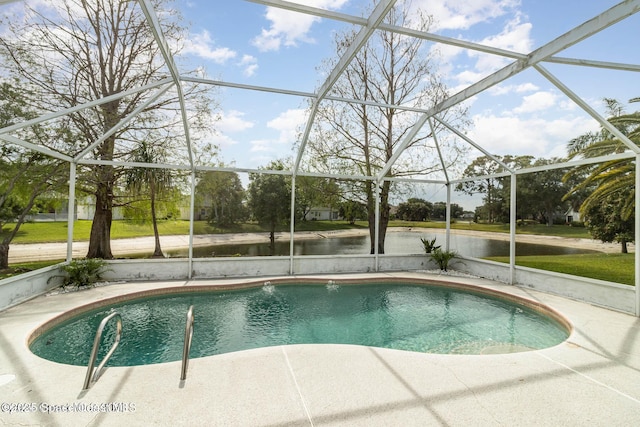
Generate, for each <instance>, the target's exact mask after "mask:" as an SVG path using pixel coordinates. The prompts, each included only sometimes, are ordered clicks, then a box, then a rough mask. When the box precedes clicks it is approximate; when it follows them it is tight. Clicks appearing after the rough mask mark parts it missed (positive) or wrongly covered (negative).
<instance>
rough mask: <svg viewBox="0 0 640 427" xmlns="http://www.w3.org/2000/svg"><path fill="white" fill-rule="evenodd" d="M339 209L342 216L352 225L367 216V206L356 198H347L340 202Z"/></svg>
mask: <svg viewBox="0 0 640 427" xmlns="http://www.w3.org/2000/svg"><path fill="white" fill-rule="evenodd" d="M338 211H339V212H340V216H341V217H342V218H344V219H345V220H347V221H348V222H349V224H351V225H353V224H355V223H356V221H357V220H359V219H360V220H361V219H365V218H367V209H366V207H365V206H364V205H363V204H362V203H360V202H357V201H354V200H346V201H344V202H342V203H340V206H339V208H338Z"/></svg>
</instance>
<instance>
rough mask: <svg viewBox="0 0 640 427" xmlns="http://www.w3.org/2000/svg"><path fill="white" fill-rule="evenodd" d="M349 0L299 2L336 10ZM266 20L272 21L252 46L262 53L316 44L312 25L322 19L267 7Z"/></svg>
mask: <svg viewBox="0 0 640 427" xmlns="http://www.w3.org/2000/svg"><path fill="white" fill-rule="evenodd" d="M347 1H348V0H299V1H298V3H301V4H304V5H307V6H313V7H318V8H322V9H330V10H336V9H339V8H340V7H342V6H343V5H344V4H345V3H346V2H347ZM265 18H266V19H267V20H268V21H270V27H269V28H268V29H264V28H263V29H262V31H261V33H260V35H259V36H256V37H255V38H254V39H253V40H252V44H253V45H254V46H255V47H257V48H258V49H259V50H260V51H262V52H266V51H270V50H278V49H280V47H281V46H282V45H284V46H297V44H298V43H299V42H304V43H314V40H313V38H312V37H310V36H309V35H308V33H309V31H310V30H311V27H312V25H313V24H314V23H315V22H318V21H320V18H318V17H315V16H311V15H306V14H301V13H296V12H292V11H288V10H284V9H279V8H274V7H267V12H266V14H265Z"/></svg>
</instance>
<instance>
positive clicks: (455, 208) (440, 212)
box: [431, 202, 464, 219]
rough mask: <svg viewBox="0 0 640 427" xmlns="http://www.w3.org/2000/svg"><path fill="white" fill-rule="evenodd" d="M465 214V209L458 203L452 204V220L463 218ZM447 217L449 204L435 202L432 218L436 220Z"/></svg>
mask: <svg viewBox="0 0 640 427" xmlns="http://www.w3.org/2000/svg"><path fill="white" fill-rule="evenodd" d="M463 213H464V208H463V207H462V206H460V205H458V204H457V203H451V218H458V217H459V216H462V214H463ZM446 216H447V203H446V202H435V203H434V204H433V211H432V214H431V218H434V219H445V218H446Z"/></svg>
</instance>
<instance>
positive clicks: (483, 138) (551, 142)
mask: <svg viewBox="0 0 640 427" xmlns="http://www.w3.org/2000/svg"><path fill="white" fill-rule="evenodd" d="M473 123H474V125H473V128H472V129H471V130H470V131H469V133H468V136H469V138H471V139H472V140H473V141H474V142H476V143H477V144H479V145H480V146H481V147H483V148H484V149H485V150H487V151H489V152H490V153H492V154H498V155H504V154H513V155H520V154H530V155H533V156H536V157H545V158H550V157H553V156H563V155H566V145H567V142H568V141H570V140H571V139H572V138H575V137H576V136H578V135H581V134H583V133H585V132H588V131H597V130H598V129H599V126H598V124H597V123H596V122H595V120H592V119H590V118H587V117H575V116H568V117H561V118H557V119H555V120H552V121H547V120H544V119H540V118H533V119H522V118H520V117H515V116H498V115H493V114H489V115H480V114H479V115H475V116H473Z"/></svg>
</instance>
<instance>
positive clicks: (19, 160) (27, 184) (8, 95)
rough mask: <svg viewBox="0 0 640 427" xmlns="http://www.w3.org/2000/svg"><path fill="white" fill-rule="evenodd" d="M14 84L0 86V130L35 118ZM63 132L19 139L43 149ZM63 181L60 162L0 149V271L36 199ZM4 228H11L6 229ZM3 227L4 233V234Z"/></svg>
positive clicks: (32, 132) (39, 132)
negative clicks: (0, 103) (41, 146)
mask: <svg viewBox="0 0 640 427" xmlns="http://www.w3.org/2000/svg"><path fill="white" fill-rule="evenodd" d="M18 88H20V86H19V84H18V83H17V82H14V83H13V84H12V83H9V82H6V81H5V82H1V83H0V100H2V105H1V107H0V128H3V127H6V126H10V125H11V124H13V123H15V122H17V121H20V120H28V119H31V118H33V117H35V116H36V113H35V111H34V110H33V109H32V108H31V107H30V106H29V105H28V103H27V102H26V100H25V98H24V97H23V96H22V95H23V93H24V92H23V91H22V88H20V90H18ZM65 133H66V132H65V131H64V129H63V130H62V131H58V132H57V133H56V129H51V128H49V129H46V128H43V127H41V126H38V127H35V128H33V129H31V130H27V131H23V132H22V133H21V135H20V137H21V138H22V139H24V140H29V141H30V142H32V143H34V144H39V145H46V143H47V142H49V140H51V139H53V140H55V139H64V138H65ZM66 181H67V174H66V170H65V168H64V162H61V161H59V160H56V159H53V158H50V157H48V156H45V155H44V154H42V153H39V152H34V151H30V150H27V149H23V148H21V147H18V146H12V145H9V144H3V145H1V146H0V239H1V240H0V269H6V268H8V267H9V246H10V244H11V241H12V240H13V239H14V238H15V236H16V235H17V234H18V231H20V227H21V226H22V224H23V223H24V221H25V218H26V216H27V215H28V214H29V213H30V212H31V210H32V208H33V206H34V204H35V203H36V202H37V198H38V197H39V196H40V195H42V194H44V193H46V192H47V191H50V190H57V189H59V188H60V187H61V186H63V185H64V184H66ZM7 224H12V226H9V227H6V225H7ZM5 227H6V230H5Z"/></svg>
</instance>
